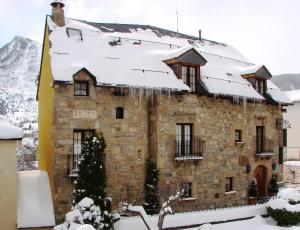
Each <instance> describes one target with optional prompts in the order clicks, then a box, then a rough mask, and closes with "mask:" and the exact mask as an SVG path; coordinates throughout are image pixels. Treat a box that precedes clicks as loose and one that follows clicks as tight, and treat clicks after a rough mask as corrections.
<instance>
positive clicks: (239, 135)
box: [235, 129, 242, 142]
mask: <svg viewBox="0 0 300 230" xmlns="http://www.w3.org/2000/svg"><path fill="white" fill-rule="evenodd" d="M235 142H242V130H240V129H236V130H235Z"/></svg>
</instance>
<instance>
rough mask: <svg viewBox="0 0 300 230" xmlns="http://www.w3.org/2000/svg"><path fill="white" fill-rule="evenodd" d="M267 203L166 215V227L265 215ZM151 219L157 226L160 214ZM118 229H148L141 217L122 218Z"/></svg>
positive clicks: (117, 226) (152, 223)
mask: <svg viewBox="0 0 300 230" xmlns="http://www.w3.org/2000/svg"><path fill="white" fill-rule="evenodd" d="M265 214H266V208H265V205H252V206H244V207H238V208H224V209H217V210H205V211H198V212H186V213H178V214H174V215H168V216H166V217H165V222H164V226H163V227H164V228H171V227H178V226H192V225H199V224H205V223H210V222H219V221H227V220H233V219H240V218H247V217H253V216H256V215H265ZM148 219H149V221H150V223H151V225H152V226H156V223H157V219H158V216H157V215H153V216H150V217H149V218H148ZM115 229H116V230H127V229H136V230H147V228H146V227H145V225H144V224H143V221H142V219H141V218H140V217H127V218H122V219H121V220H119V221H118V222H117V223H116V224H115Z"/></svg>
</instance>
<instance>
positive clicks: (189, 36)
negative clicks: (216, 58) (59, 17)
mask: <svg viewBox="0 0 300 230" xmlns="http://www.w3.org/2000/svg"><path fill="white" fill-rule="evenodd" d="M65 19H71V20H76V21H79V22H84V23H91V24H100V25H101V24H103V25H104V24H110V25H126V26H129V25H132V26H140V27H148V28H151V29H159V30H164V31H166V32H170V33H175V34H177V35H181V36H184V37H186V39H193V40H198V41H207V42H213V43H216V44H220V45H223V46H230V45H228V44H226V43H223V42H218V41H214V40H211V39H206V38H202V39H199V37H196V36H193V35H190V34H185V33H180V32H176V31H173V30H169V29H164V28H161V27H158V26H153V25H150V24H148V25H146V24H132V23H113V22H91V21H87V20H83V19H76V18H68V17H65Z"/></svg>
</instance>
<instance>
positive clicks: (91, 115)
mask: <svg viewBox="0 0 300 230" xmlns="http://www.w3.org/2000/svg"><path fill="white" fill-rule="evenodd" d="M73 118H75V119H79V118H81V119H82V118H83V119H96V118H97V113H96V111H95V110H73Z"/></svg>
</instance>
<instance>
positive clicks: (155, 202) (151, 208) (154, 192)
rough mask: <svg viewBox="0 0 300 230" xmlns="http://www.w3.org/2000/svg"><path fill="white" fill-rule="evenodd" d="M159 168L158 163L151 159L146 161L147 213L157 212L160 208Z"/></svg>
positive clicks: (145, 204) (145, 205)
mask: <svg viewBox="0 0 300 230" xmlns="http://www.w3.org/2000/svg"><path fill="white" fill-rule="evenodd" d="M158 174H159V172H158V170H157V169H156V164H155V163H154V162H152V161H150V160H148V161H147V162H146V181H145V186H144V188H145V203H144V209H145V211H146V213H147V214H150V215H152V214H157V213H158V212H159V210H160V208H159V198H158V186H157V184H158Z"/></svg>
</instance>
